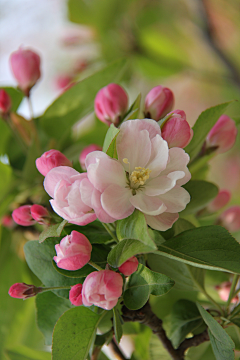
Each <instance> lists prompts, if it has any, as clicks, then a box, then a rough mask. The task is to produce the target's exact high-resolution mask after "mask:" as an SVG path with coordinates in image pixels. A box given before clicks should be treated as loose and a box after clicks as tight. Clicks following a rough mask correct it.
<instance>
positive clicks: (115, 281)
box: [82, 270, 123, 310]
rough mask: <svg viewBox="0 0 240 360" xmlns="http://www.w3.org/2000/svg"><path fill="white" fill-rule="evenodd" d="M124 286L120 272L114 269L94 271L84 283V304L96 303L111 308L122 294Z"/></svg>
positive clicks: (104, 307) (107, 308)
mask: <svg viewBox="0 0 240 360" xmlns="http://www.w3.org/2000/svg"><path fill="white" fill-rule="evenodd" d="M122 287H123V279H122V277H121V275H120V274H118V273H116V272H114V271H112V270H101V271H94V272H92V273H91V274H89V275H88V276H87V277H86V279H85V281H84V283H83V288H82V302H83V305H85V306H91V305H96V306H99V307H101V308H103V309H106V310H111V309H112V308H114V306H115V305H117V302H118V298H119V297H120V296H121V295H122Z"/></svg>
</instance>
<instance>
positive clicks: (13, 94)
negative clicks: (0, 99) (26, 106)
mask: <svg viewBox="0 0 240 360" xmlns="http://www.w3.org/2000/svg"><path fill="white" fill-rule="evenodd" d="M1 89H4V90H5V91H6V92H7V93H8V95H9V96H10V98H11V102H12V107H11V111H12V112H16V111H17V109H18V107H19V105H20V104H21V102H22V99H23V98H24V94H23V92H22V91H20V90H18V89H15V88H12V87H9V86H4V87H1Z"/></svg>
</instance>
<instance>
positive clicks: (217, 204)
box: [207, 190, 231, 212]
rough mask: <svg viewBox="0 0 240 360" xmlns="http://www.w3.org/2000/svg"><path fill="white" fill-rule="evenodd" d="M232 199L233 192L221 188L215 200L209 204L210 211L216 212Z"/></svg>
mask: <svg viewBox="0 0 240 360" xmlns="http://www.w3.org/2000/svg"><path fill="white" fill-rule="evenodd" d="M230 199H231V193H230V191H228V190H220V191H219V193H218V194H217V196H216V197H215V199H214V200H213V201H211V202H210V204H209V205H208V207H207V208H208V210H209V211H210V212H216V211H218V210H220V209H221V208H223V207H224V206H225V205H227V203H228V202H229V201H230Z"/></svg>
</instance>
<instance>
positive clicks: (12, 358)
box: [5, 345, 51, 360]
mask: <svg viewBox="0 0 240 360" xmlns="http://www.w3.org/2000/svg"><path fill="white" fill-rule="evenodd" d="M5 353H6V355H7V358H8V359H9V360H51V354H50V353H47V352H44V351H37V350H33V349H30V348H28V347H27V346H24V345H16V346H14V347H12V348H10V349H6V350H5Z"/></svg>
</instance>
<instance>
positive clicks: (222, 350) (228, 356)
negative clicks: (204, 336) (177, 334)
mask: <svg viewBox="0 0 240 360" xmlns="http://www.w3.org/2000/svg"><path fill="white" fill-rule="evenodd" d="M197 307H198V310H199V312H200V314H201V316H202V318H203V320H204V322H205V323H206V325H207V326H208V334H209V337H210V341H211V345H212V349H213V352H214V355H215V356H216V359H217V360H234V351H233V350H234V348H235V345H234V342H233V341H232V339H231V338H230V336H229V335H228V334H227V333H226V331H225V330H224V329H223V328H222V327H221V325H220V324H219V323H218V322H217V321H216V320H215V319H214V318H213V317H212V316H211V315H210V314H209V313H208V312H207V311H206V310H205V309H204V308H203V307H202V306H201V305H200V304H197Z"/></svg>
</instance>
